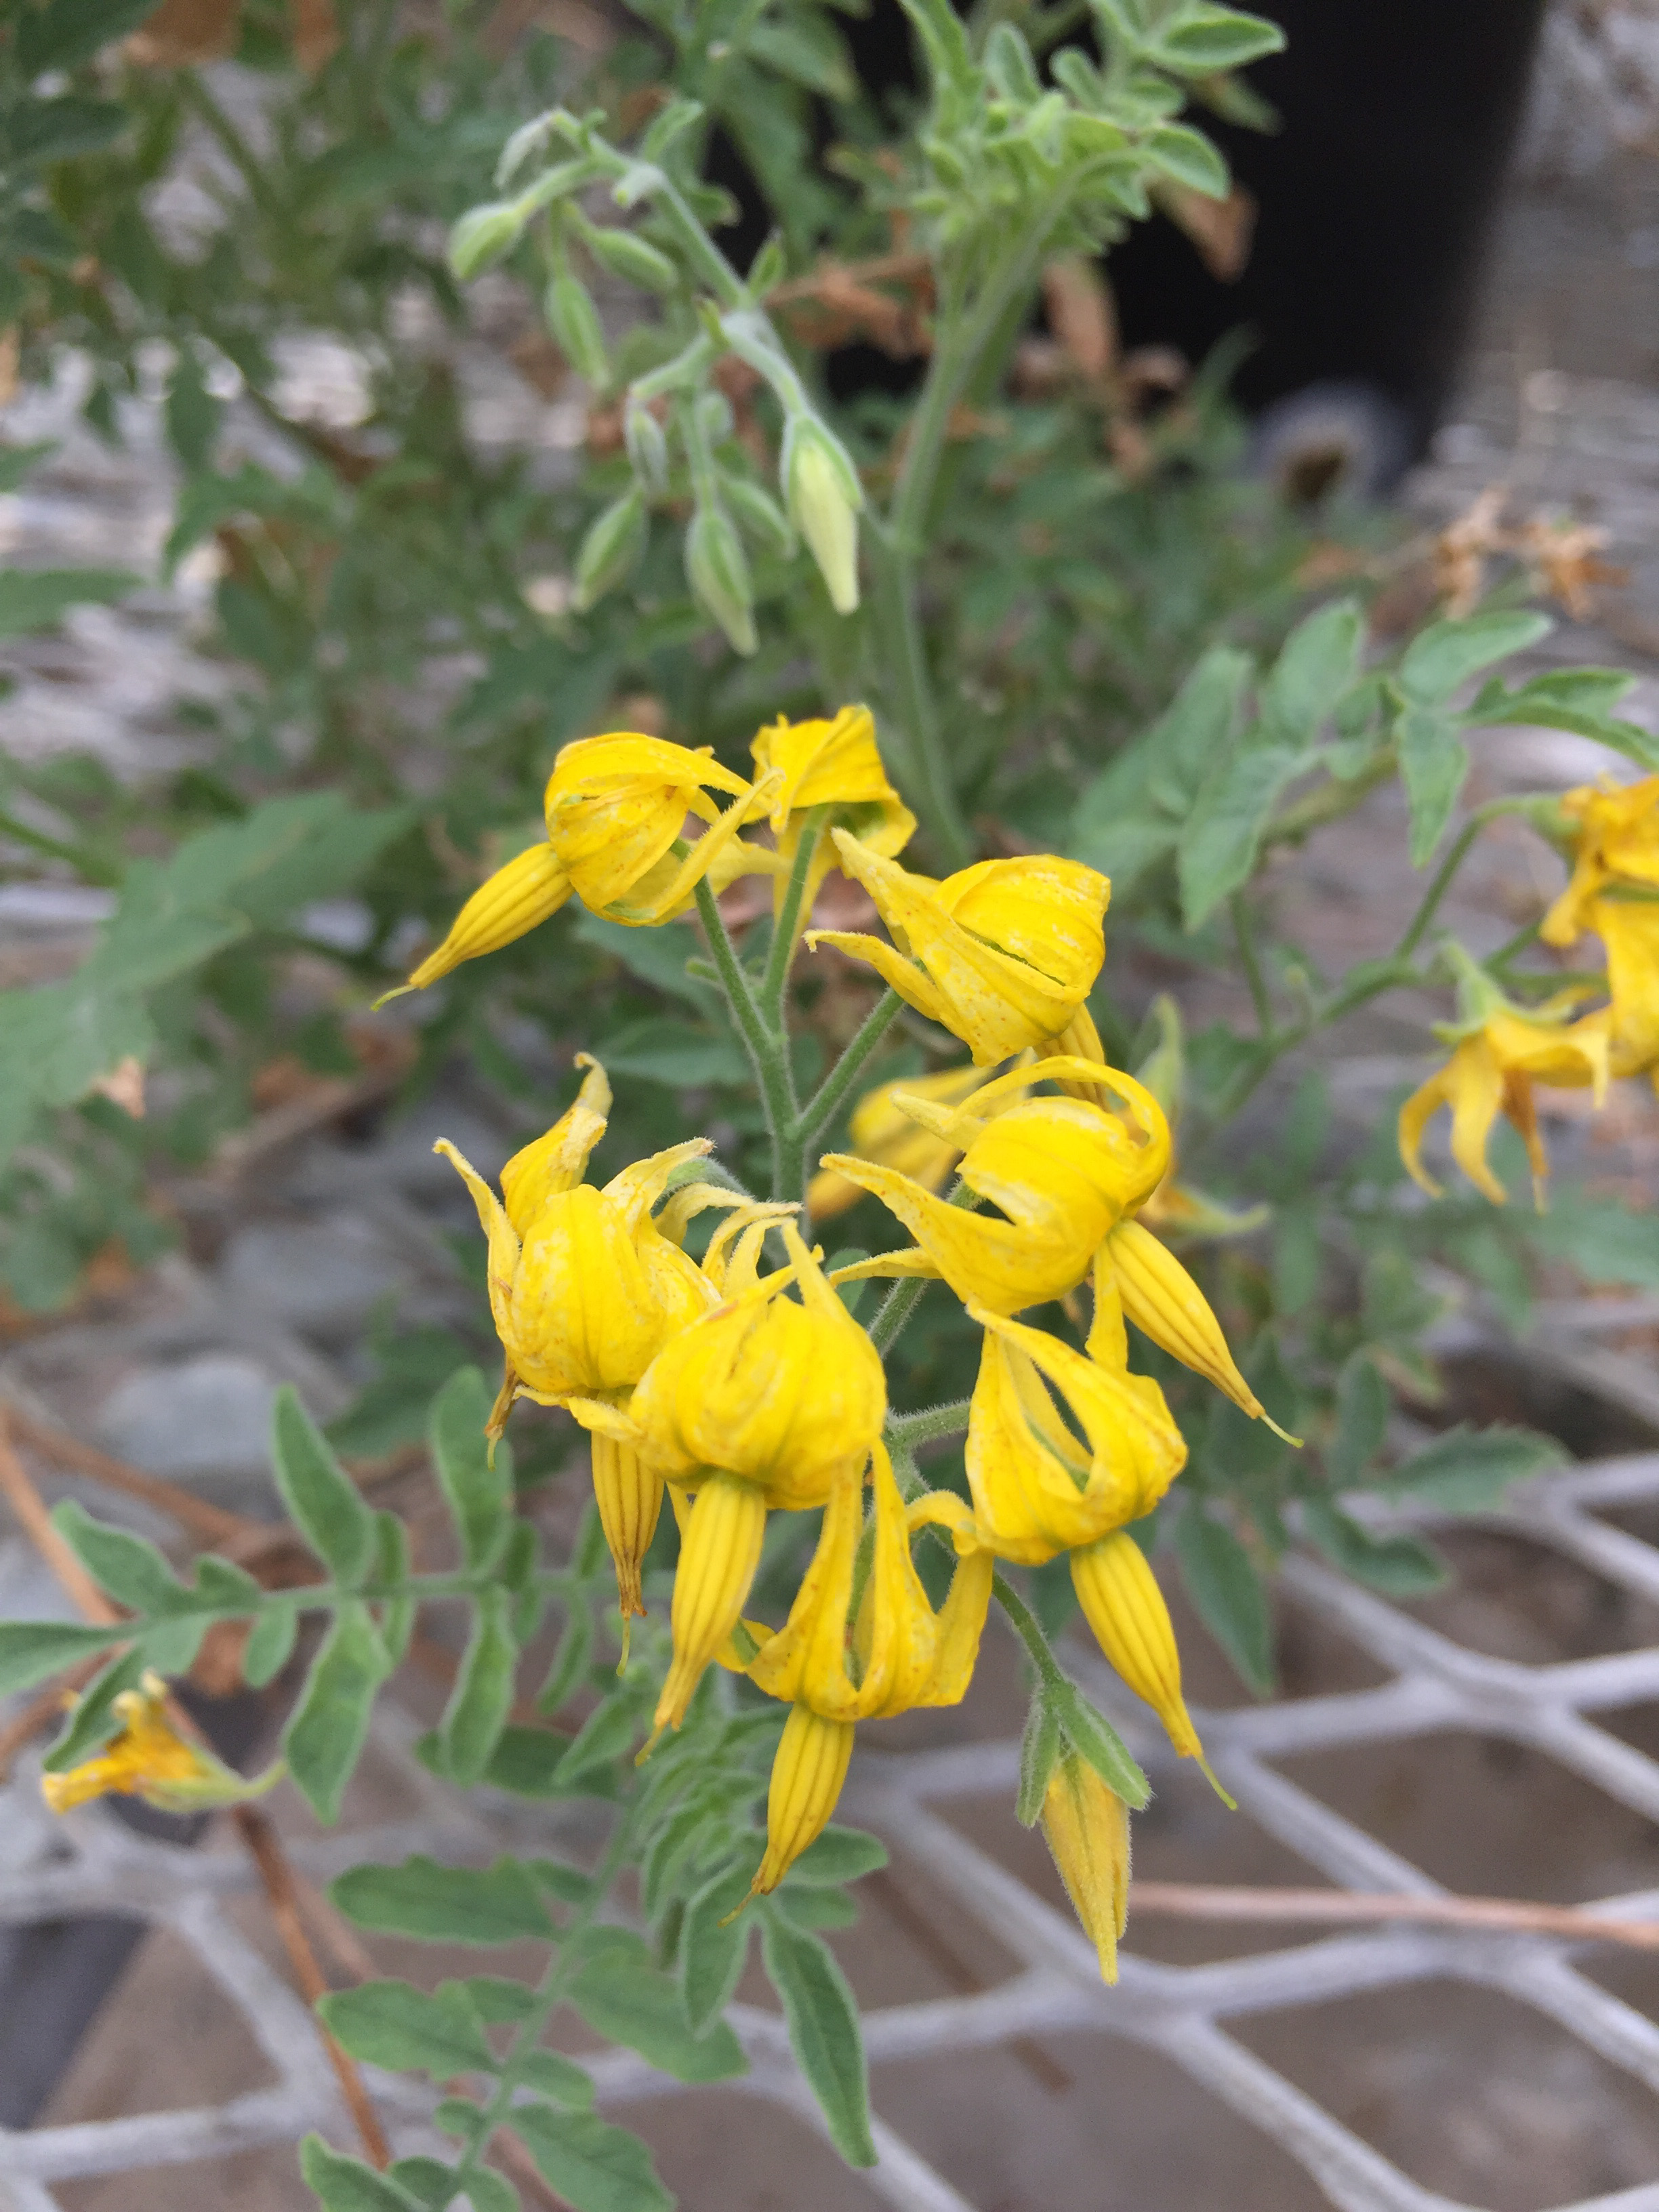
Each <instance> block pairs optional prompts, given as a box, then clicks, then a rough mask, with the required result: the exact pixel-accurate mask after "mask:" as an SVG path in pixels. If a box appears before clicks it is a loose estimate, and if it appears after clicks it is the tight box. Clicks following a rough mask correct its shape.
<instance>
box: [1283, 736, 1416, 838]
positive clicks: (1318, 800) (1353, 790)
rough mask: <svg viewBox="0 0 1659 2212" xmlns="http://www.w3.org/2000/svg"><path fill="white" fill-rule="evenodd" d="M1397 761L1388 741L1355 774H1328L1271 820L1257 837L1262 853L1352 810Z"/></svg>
mask: <svg viewBox="0 0 1659 2212" xmlns="http://www.w3.org/2000/svg"><path fill="white" fill-rule="evenodd" d="M1399 765H1400V757H1399V755H1398V753H1397V752H1396V750H1395V747H1394V746H1393V745H1392V744H1386V745H1383V747H1381V749H1380V750H1378V751H1377V752H1376V753H1375V754H1374V755H1373V756H1372V757H1371V758H1370V760H1368V761H1367V762H1366V763H1365V765H1364V768H1362V769H1360V771H1359V773H1358V775H1353V776H1349V777H1348V778H1347V779H1346V781H1344V780H1343V779H1342V778H1340V777H1339V776H1332V777H1331V778H1330V779H1329V781H1328V782H1325V783H1322V784H1320V785H1318V786H1317V787H1316V788H1315V789H1314V790H1312V791H1310V793H1308V795H1307V797H1306V798H1305V799H1298V800H1297V803H1296V805H1294V806H1290V807H1286V809H1285V811H1284V813H1283V814H1281V815H1280V816H1279V819H1278V821H1277V822H1274V823H1271V824H1270V825H1269V827H1268V829H1267V834H1266V835H1265V836H1263V838H1262V840H1261V849H1262V851H1263V852H1264V853H1265V852H1266V851H1267V849H1268V848H1270V847H1271V846H1273V845H1283V844H1285V843H1286V842H1289V841H1290V840H1291V839H1293V838H1297V837H1305V836H1307V835H1308V833H1309V831H1310V830H1311V829H1322V828H1323V826H1324V824H1325V823H1328V822H1340V820H1341V819H1342V817H1343V816H1344V815H1345V814H1352V812H1353V810H1354V808H1355V807H1356V806H1358V804H1359V802H1360V800H1361V799H1364V798H1365V797H1366V796H1367V795H1368V794H1369V793H1371V792H1373V791H1375V790H1376V787H1377V785H1378V784H1379V783H1386V782H1387V781H1388V780H1389V777H1390V776H1391V775H1393V774H1394V773H1395V769H1397V768H1398V767H1399Z"/></svg>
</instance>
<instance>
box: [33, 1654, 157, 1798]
mask: <svg viewBox="0 0 1659 2212" xmlns="http://www.w3.org/2000/svg"><path fill="white" fill-rule="evenodd" d="M148 1664H149V1662H148V1659H147V1657H146V1656H145V1654H144V1652H143V1650H137V1651H125V1652H123V1653H122V1654H121V1656H119V1657H118V1658H116V1659H112V1660H111V1661H110V1662H109V1664H108V1666H107V1667H106V1668H104V1669H103V1670H102V1672H101V1673H100V1674H98V1675H97V1676H96V1677H95V1679H94V1680H92V1681H90V1682H88V1685H87V1686H86V1688H85V1689H84V1690H83V1691H82V1692H81V1695H80V1696H79V1697H78V1698H77V1699H76V1701H75V1705H74V1708H73V1710H72V1711H70V1716H69V1719H68V1722H67V1723H66V1724H65V1726H64V1731H63V1733H62V1735H59V1736H58V1739H57V1741H56V1742H54V1744H53V1745H52V1749H51V1750H50V1751H49V1752H48V1753H46V1758H45V1759H44V1760H43V1761H42V1762H41V1763H42V1765H44V1766H45V1768H46V1772H47V1773H48V1774H62V1773H63V1772H64V1771H65V1770H66V1769H67V1768H69V1767H71V1766H78V1765H80V1763H81V1761H82V1759H86V1758H88V1757H89V1756H90V1755H91V1753H93V1752H94V1751H96V1750H97V1749H98V1747H99V1746H100V1744H102V1743H104V1742H106V1741H107V1740H108V1739H109V1737H111V1736H112V1735H114V1733H115V1731H116V1728H117V1726H118V1723H117V1721H116V1718H115V1715H114V1712H113V1711H112V1707H113V1705H114V1704H115V1700H116V1699H117V1698H118V1697H119V1696H120V1694H121V1692H123V1691H124V1690H136V1689H137V1686H138V1685H139V1682H140V1681H141V1680H143V1675H144V1673H145V1671H146V1668H147V1667H148Z"/></svg>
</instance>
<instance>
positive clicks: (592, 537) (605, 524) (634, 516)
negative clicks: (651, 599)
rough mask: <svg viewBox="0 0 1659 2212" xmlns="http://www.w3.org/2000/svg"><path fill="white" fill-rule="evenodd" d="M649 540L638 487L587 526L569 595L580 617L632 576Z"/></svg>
mask: <svg viewBox="0 0 1659 2212" xmlns="http://www.w3.org/2000/svg"><path fill="white" fill-rule="evenodd" d="M646 536H647V524H646V517H645V501H644V500H643V499H642V498H641V496H640V492H639V488H638V486H637V485H635V486H634V487H633V488H632V489H629V490H628V491H625V492H624V493H623V495H622V497H621V498H620V499H618V500H613V501H612V502H611V505H610V506H609V507H606V508H605V512H604V513H603V514H601V515H599V516H598V517H596V518H595V520H593V521H592V523H590V524H589V526H588V531H587V535H586V538H583V540H582V543H581V550H580V553H578V554H577V556H576V586H575V589H574V592H572V593H571V595H570V604H571V605H572V606H573V607H574V609H575V610H576V612H577V613H578V614H580V615H585V614H586V612H587V611H588V609H589V608H590V607H592V606H597V605H599V601H600V600H601V599H603V598H604V597H605V593H606V592H610V591H614V590H615V589H616V587H617V585H618V584H620V583H621V582H622V581H623V578H624V577H626V576H629V575H631V574H633V572H634V570H635V568H636V567H637V566H638V565H639V559H640V556H641V554H642V553H643V552H644V550H645V541H646Z"/></svg>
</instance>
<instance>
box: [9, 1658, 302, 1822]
mask: <svg viewBox="0 0 1659 2212" xmlns="http://www.w3.org/2000/svg"><path fill="white" fill-rule="evenodd" d="M112 1710H113V1711H114V1713H115V1715H116V1717H117V1718H118V1720H119V1722H120V1723H121V1727H120V1730H119V1732H118V1734H117V1735H114V1736H112V1738H111V1740H110V1741H109V1742H108V1743H106V1745H105V1746H104V1747H103V1749H102V1750H101V1751H100V1752H97V1753H94V1756H93V1757H92V1758H90V1759H82V1762H81V1764H80V1765H78V1766H71V1767H70V1768H69V1769H68V1771H66V1772H65V1773H63V1774H43V1775H42V1776H41V1778H40V1795H41V1796H43V1797H44V1798H45V1799H46V1803H47V1805H48V1806H49V1807H50V1808H51V1809H52V1811H53V1812H54V1813H67V1812H68V1811H69V1810H70V1807H71V1806H74V1805H84V1804H85V1803H87V1802H88V1799H90V1798H93V1797H103V1796H111V1795H113V1796H121V1797H142V1798H143V1801H144V1802H145V1803H146V1804H147V1805H154V1806H155V1808H156V1809H157V1810H158V1811H159V1812H162V1813H201V1812H206V1811H207V1810H208V1809H209V1808H210V1807H212V1806H215V1805H243V1804H246V1802H247V1801H248V1799H249V1798H250V1797H258V1796H262V1795H263V1794H264V1791H265V1790H269V1789H270V1787H271V1785H272V1784H273V1783H275V1782H276V1781H278V1780H280V1778H282V1776H283V1773H284V1772H285V1771H286V1770H285V1768H284V1767H283V1762H282V1760H281V1759H278V1760H277V1761H276V1764H275V1765H273V1766H269V1767H267V1768H266V1769H265V1771H264V1773H263V1774H258V1775H255V1776H254V1777H253V1778H252V1780H251V1781H250V1780H249V1779H248V1778H246V1776H244V1775H240V1774H238V1773H236V1772H235V1771H234V1770H233V1769H232V1768H230V1767H228V1766H227V1765H224V1764H223V1762H222V1760H220V1759H216V1758H215V1757H214V1755H213V1753H211V1752H210V1750H208V1748H207V1747H206V1746H205V1745H204V1744H199V1743H191V1742H190V1741H187V1740H186V1739H185V1737H184V1736H181V1735H179V1733H178V1731H177V1730H176V1729H174V1727H173V1723H171V1721H169V1720H168V1718H167V1684H166V1683H165V1682H164V1681H163V1680H161V1676H160V1675H159V1674H146V1675H145V1676H144V1678H143V1687H142V1688H140V1689H137V1690H124V1691H123V1692H121V1694H120V1696H119V1697H118V1698H117V1699H116V1700H115V1703H114V1706H113V1708H112Z"/></svg>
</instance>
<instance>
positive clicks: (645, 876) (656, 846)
mask: <svg viewBox="0 0 1659 2212" xmlns="http://www.w3.org/2000/svg"><path fill="white" fill-rule="evenodd" d="M708 786H712V787H713V788H714V790H716V791H724V792H729V793H731V794H732V799H733V802H734V803H733V804H732V805H730V806H728V807H727V808H726V811H725V812H724V813H722V812H721V811H720V809H719V808H718V807H717V806H716V805H714V801H713V800H712V799H710V798H709V797H708V791H707V789H706V788H705V787H708ZM774 789H775V782H774V781H772V780H771V779H765V780H763V782H762V783H761V784H758V785H756V784H747V783H745V782H744V781H743V778H742V777H741V776H738V775H733V774H732V771H731V769H725V768H722V767H721V766H720V763H719V762H718V761H716V760H714V758H713V757H711V756H710V754H709V753H708V750H706V749H705V750H703V751H701V752H690V751H689V750H687V749H686V747H685V746H684V745H676V744H669V743H668V742H667V741H666V740H665V738H647V737H641V736H640V735H638V734H637V733H636V732H631V731H619V732H615V733H614V734H613V735H611V736H610V737H605V738H578V739H577V740H576V742H575V743H574V744H568V745H566V746H565V747H564V749H563V750H562V752H561V753H560V755H559V757H558V758H557V760H556V762H555V763H554V765H553V773H552V775H551V776H550V777H549V779H548V784H547V790H546V793H545V794H544V807H545V811H546V815H547V839H548V842H549V844H550V846H551V847H552V848H553V850H554V852H555V853H556V854H557V855H558V858H559V860H560V862H561V863H562V866H564V867H565V868H566V869H567V870H568V872H569V876H570V880H571V883H572V884H573V886H574V889H575V890H576V893H577V895H578V896H579V897H580V899H581V901H582V903H583V904H584V905H585V906H587V907H591V908H592V910H593V912H594V913H595V914H602V915H605V916H606V917H607V918H608V919H609V920H610V921H621V922H627V923H629V925H631V926H641V925H644V924H647V923H651V922H659V921H667V920H668V919H669V917H670V916H671V915H674V914H677V913H678V911H679V909H680V908H682V907H683V906H684V904H685V903H686V902H687V900H688V899H689V898H690V896H691V895H692V893H693V892H694V891H695V890H696V887H697V885H698V884H699V883H701V882H702V878H704V877H705V876H706V875H708V874H709V873H710V872H711V871H713V870H714V866H715V863H716V862H717V861H718V860H720V859H721V857H722V856H723V855H725V854H726V852H727V848H728V847H729V846H730V845H731V843H732V840H733V839H734V838H735V837H736V836H737V834H738V830H739V829H741V828H742V827H743V825H744V823H745V822H748V821H752V820H753V819H755V818H756V817H757V816H759V815H760V814H763V812H764V811H765V802H766V801H767V800H769V799H770V798H771V796H772V793H773V791H774ZM688 814H696V815H697V816H699V817H701V818H702V820H703V821H704V822H706V823H709V824H710V825H711V826H710V827H709V828H708V829H707V830H706V831H705V832H704V834H703V835H702V836H701V837H699V838H698V839H697V840H696V842H695V843H694V844H693V845H692V846H691V847H690V850H689V851H687V852H686V853H684V854H683V855H680V854H676V853H675V851H674V849H673V848H674V847H675V845H676V843H677V842H678V841H679V838H680V832H681V829H682V827H683V825H684V821H685V817H686V816H687V815H688Z"/></svg>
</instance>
